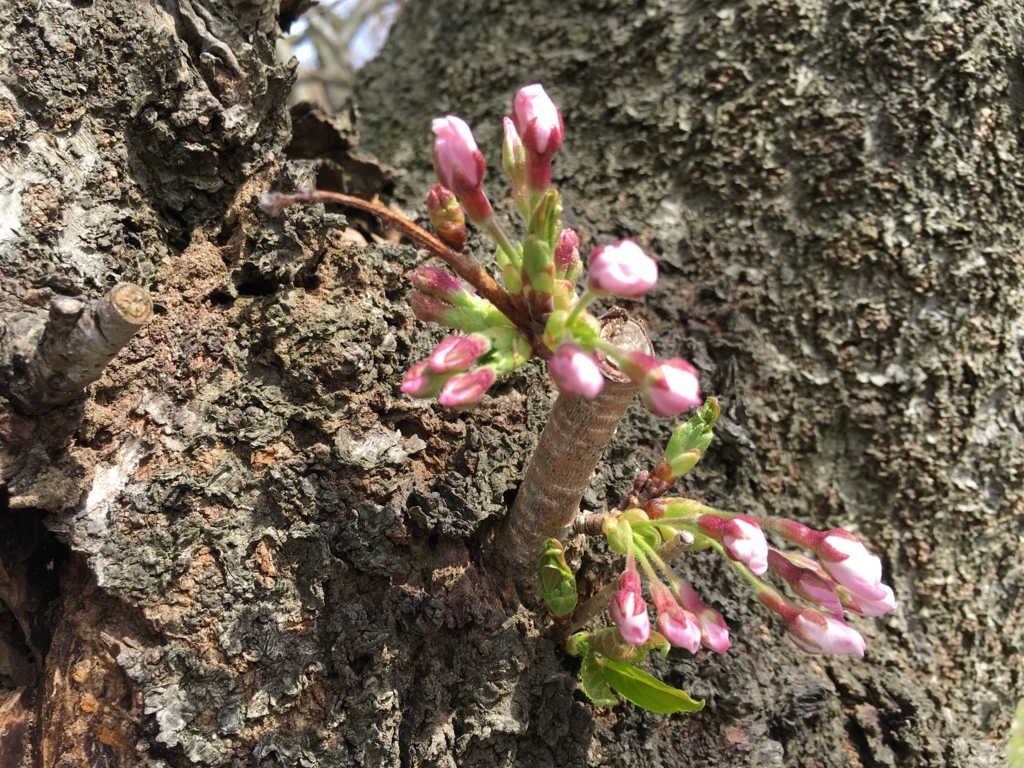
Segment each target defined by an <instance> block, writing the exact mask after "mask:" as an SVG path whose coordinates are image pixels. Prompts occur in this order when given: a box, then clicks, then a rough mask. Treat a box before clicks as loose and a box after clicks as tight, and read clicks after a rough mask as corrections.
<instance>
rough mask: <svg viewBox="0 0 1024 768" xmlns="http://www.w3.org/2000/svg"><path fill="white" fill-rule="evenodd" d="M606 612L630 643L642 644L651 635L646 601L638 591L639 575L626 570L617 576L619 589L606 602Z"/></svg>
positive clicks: (624, 638) (623, 637)
mask: <svg viewBox="0 0 1024 768" xmlns="http://www.w3.org/2000/svg"><path fill="white" fill-rule="evenodd" d="M608 613H609V614H611V617H612V621H614V622H615V626H617V627H618V628H619V634H620V635H622V639H623V640H625V641H626V642H627V643H629V644H630V645H643V644H644V643H646V642H647V638H648V637H650V636H651V620H650V618H649V617H648V616H647V603H646V602H645V601H644V598H643V595H642V594H641V592H640V577H639V576H638V575H637V573H636V571H631V570H627V571H626V572H624V573H623V574H622V576H620V577H619V591H618V592H616V593H615V595H614V596H613V597H612V599H611V602H609V603H608Z"/></svg>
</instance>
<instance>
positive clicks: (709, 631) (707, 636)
mask: <svg viewBox="0 0 1024 768" xmlns="http://www.w3.org/2000/svg"><path fill="white" fill-rule="evenodd" d="M672 589H673V591H674V592H675V596H676V599H677V600H678V601H679V604H680V605H681V606H682V607H683V608H684V609H686V610H687V611H688V612H689V613H691V614H693V616H695V617H696V619H697V621H698V622H699V623H700V630H701V634H700V641H701V644H702V645H703V646H704V647H705V648H707V649H708V650H710V651H714V652H715V653H725V652H726V651H727V650H729V648H730V646H732V641H731V640H729V625H728V624H726V623H725V619H723V618H722V614H720V613H719V612H718V611H716V610H715V609H714V608H712V607H711V606H709V605H705V603H704V601H703V600H701V599H700V597H699V596H698V595H697V592H696V590H694V588H693V587H692V586H690V584H688V583H687V582H685V581H682V580H677V581H674V582H673V584H672Z"/></svg>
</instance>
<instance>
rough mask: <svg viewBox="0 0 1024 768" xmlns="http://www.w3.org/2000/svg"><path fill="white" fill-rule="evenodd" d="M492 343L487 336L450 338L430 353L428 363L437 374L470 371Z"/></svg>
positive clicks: (443, 340) (473, 335)
mask: <svg viewBox="0 0 1024 768" xmlns="http://www.w3.org/2000/svg"><path fill="white" fill-rule="evenodd" d="M490 347H491V343H490V341H488V339H487V337H486V336H481V335H479V334H475V333H474V334H472V335H470V336H449V337H448V338H446V339H442V340H441V342H440V343H439V344H438V345H437V346H436V347H435V348H434V351H433V352H431V353H430V357H428V358H427V363H428V364H429V365H430V368H431V370H432V371H434V372H435V373H452V372H455V371H466V370H469V369H470V368H471V367H472V366H473V363H475V362H476V361H477V358H479V357H480V355H482V354H484V353H485V352H487V350H488V349H490Z"/></svg>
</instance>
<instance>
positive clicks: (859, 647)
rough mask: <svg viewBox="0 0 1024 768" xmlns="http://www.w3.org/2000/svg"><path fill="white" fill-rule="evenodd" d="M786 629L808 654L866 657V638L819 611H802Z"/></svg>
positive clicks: (799, 646)
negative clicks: (847, 654) (851, 654)
mask: <svg viewBox="0 0 1024 768" xmlns="http://www.w3.org/2000/svg"><path fill="white" fill-rule="evenodd" d="M786 628H787V629H788V630H789V637H790V639H791V640H792V641H793V642H794V643H796V645H797V647H798V648H800V649H801V650H804V651H807V653H855V654H857V655H858V656H863V655H864V650H865V648H866V646H865V643H864V638H863V637H861V636H860V633H859V632H857V631H856V630H855V629H852V628H851V627H848V626H847V625H846V623H845V622H844V621H843V620H842V619H835V618H827V617H825V616H822V615H821V614H820V613H818V612H817V611H810V610H807V611H800V613H798V614H796V615H795V616H794V617H793V618H792V619H791V620H790V621H788V622H787V626H786Z"/></svg>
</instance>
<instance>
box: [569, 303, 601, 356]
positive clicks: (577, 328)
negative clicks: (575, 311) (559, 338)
mask: <svg viewBox="0 0 1024 768" xmlns="http://www.w3.org/2000/svg"><path fill="white" fill-rule="evenodd" d="M566 330H568V331H569V333H570V334H571V335H572V338H573V341H575V342H576V343H577V344H579V345H580V346H581V347H583V348H584V349H586V350H593V349H596V348H597V343H598V342H599V341H600V339H601V323H600V321H599V320H598V319H597V318H596V317H594V316H593V315H591V314H590V313H589V312H581V313H580V314H579V315H577V317H576V318H575V320H574V321H573V324H572V326H571V327H567V328H566Z"/></svg>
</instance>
